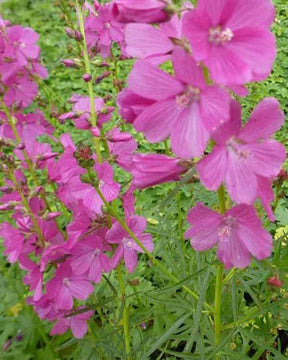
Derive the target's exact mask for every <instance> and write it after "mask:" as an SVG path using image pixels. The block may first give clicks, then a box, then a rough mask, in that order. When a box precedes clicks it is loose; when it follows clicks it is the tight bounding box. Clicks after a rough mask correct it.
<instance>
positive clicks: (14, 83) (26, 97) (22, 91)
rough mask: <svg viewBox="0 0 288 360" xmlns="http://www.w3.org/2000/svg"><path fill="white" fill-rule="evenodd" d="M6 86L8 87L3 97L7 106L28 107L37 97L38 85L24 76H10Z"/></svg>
mask: <svg viewBox="0 0 288 360" xmlns="http://www.w3.org/2000/svg"><path fill="white" fill-rule="evenodd" d="M4 84H5V85H6V86H7V87H8V90H7V92H6V93H5V95H4V97H3V99H4V102H5V104H6V106H11V105H15V106H17V107H18V108H21V107H27V106H28V105H30V103H31V102H32V101H33V100H34V98H35V96H36V95H37V91H38V87H37V85H36V84H35V83H34V82H33V81H31V80H30V79H29V77H27V76H26V75H24V74H18V75H14V76H10V77H9V78H8V79H6V80H5V82H4Z"/></svg>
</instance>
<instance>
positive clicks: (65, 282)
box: [62, 278, 70, 286]
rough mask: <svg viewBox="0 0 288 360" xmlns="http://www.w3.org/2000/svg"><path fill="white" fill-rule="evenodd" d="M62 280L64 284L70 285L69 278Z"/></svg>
mask: <svg viewBox="0 0 288 360" xmlns="http://www.w3.org/2000/svg"><path fill="white" fill-rule="evenodd" d="M62 281H63V284H64V285H66V286H69V285H70V281H69V278H64V279H63V280H62Z"/></svg>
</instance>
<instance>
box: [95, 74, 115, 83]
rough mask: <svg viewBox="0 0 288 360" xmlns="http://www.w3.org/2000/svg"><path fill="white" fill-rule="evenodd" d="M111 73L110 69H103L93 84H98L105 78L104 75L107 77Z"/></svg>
mask: <svg viewBox="0 0 288 360" xmlns="http://www.w3.org/2000/svg"><path fill="white" fill-rule="evenodd" d="M110 74H111V72H110V71H104V73H103V74H102V75H100V76H98V77H97V78H96V80H95V84H100V82H101V81H102V80H103V79H105V78H106V77H108V76H109V75H110Z"/></svg>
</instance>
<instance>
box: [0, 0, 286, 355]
mask: <svg viewBox="0 0 288 360" xmlns="http://www.w3.org/2000/svg"><path fill="white" fill-rule="evenodd" d="M67 2H68V1H67ZM274 3H275V5H276V8H277V17H276V22H275V24H274V26H273V31H274V33H275V35H276V36H277V43H278V56H277V61H276V63H275V66H274V70H273V73H272V75H271V76H270V77H269V79H268V80H266V81H265V82H263V83H258V84H253V85H251V86H250V95H249V96H248V97H247V98H245V99H241V103H242V104H243V107H244V118H245V119H247V117H248V115H249V113H250V112H251V110H252V109H253V108H254V107H255V105H256V104H257V103H258V102H259V101H260V100H261V99H262V98H263V97H265V96H274V97H276V98H278V99H279V101H280V103H281V105H282V108H283V109H284V111H285V113H286V114H287V113H288V88H287V81H288V41H287V40H288V5H287V0H275V1H274ZM0 13H1V14H2V16H3V17H4V18H5V19H9V20H10V21H11V22H12V23H14V24H21V25H23V26H30V27H32V28H33V29H34V30H35V31H37V32H38V33H39V34H40V41H39V44H40V47H41V54H42V57H43V62H44V64H45V66H46V67H47V69H48V71H49V74H50V75H49V79H48V80H47V81H46V82H45V83H46V85H47V86H42V90H41V97H40V98H39V99H38V102H39V103H40V104H41V105H42V107H43V108H44V112H45V114H46V116H50V114H51V111H52V110H53V109H54V106H55V107H56V109H57V110H58V111H59V112H65V111H66V106H67V105H66V104H67V100H68V99H69V97H70V96H71V94H72V93H76V92H77V93H85V92H86V89H85V88H86V87H85V84H83V82H82V81H81V79H79V78H80V77H79V74H78V73H77V71H75V70H73V69H66V68H64V67H63V66H62V65H61V59H63V58H69V56H70V55H69V52H70V50H69V48H70V47H71V40H69V39H68V38H67V36H66V35H65V32H64V29H63V18H61V13H60V11H59V9H58V8H57V6H55V4H54V3H53V1H51V0H6V1H4V3H3V4H0ZM131 65H132V64H131V63H129V62H127V63H126V65H124V66H122V68H121V77H123V79H125V77H126V75H127V73H128V72H129V70H130V68H131ZM109 92H111V90H110V87H109V82H106V81H105V82H103V83H101V85H100V86H98V87H95V94H96V95H99V96H101V95H103V94H107V93H109ZM65 126H67V127H69V124H68V125H65ZM287 130H288V124H287V123H286V125H285V126H284V127H283V128H282V130H281V131H280V132H279V133H278V135H277V137H278V139H279V140H281V141H282V142H283V143H284V144H285V145H286V146H288V132H287ZM59 131H61V130H60V129H59ZM73 138H74V140H75V141H76V143H80V142H81V141H83V135H82V134H81V133H79V132H77V131H74V132H73ZM137 140H138V141H139V143H140V150H141V151H143V152H145V151H151V150H157V151H158V152H163V151H164V145H163V144H159V145H157V146H155V145H154V146H152V145H149V144H148V143H146V142H145V140H144V139H143V137H142V136H141V135H137ZM287 187H288V184H284V187H283V189H282V190H283V196H282V198H281V200H280V202H279V206H278V209H277V222H276V223H275V224H274V225H269V226H270V228H269V230H271V232H272V234H273V235H275V234H276V238H277V234H280V235H281V234H282V235H283V229H282V228H283V227H285V226H288V206H287V205H288V199H287V196H286V195H287ZM174 189H175V184H168V185H165V186H159V187H155V188H152V189H148V190H145V191H141V192H139V193H138V197H137V199H138V200H137V211H138V213H139V214H140V213H141V214H143V215H144V216H146V217H147V218H148V222H149V231H150V232H151V233H152V234H153V236H154V239H155V243H156V248H155V254H156V255H157V258H158V259H159V260H161V261H162V262H163V264H164V265H165V266H166V267H167V268H169V270H170V271H172V272H173V273H174V274H176V275H177V277H178V278H179V279H186V281H185V283H186V285H187V286H189V287H191V288H192V289H193V290H194V291H195V292H196V293H199V294H200V299H199V301H198V302H195V301H194V300H193V299H191V298H189V297H188V296H186V295H185V294H183V293H182V291H181V290H180V289H181V286H180V285H178V286H172V284H171V283H169V281H168V280H167V279H165V278H163V276H162V275H161V274H159V273H158V271H157V269H154V268H153V267H149V264H147V259H145V258H144V257H143V261H142V262H140V263H139V266H138V268H137V270H136V271H135V273H133V274H132V275H129V276H128V275H127V277H126V279H127V280H128V281H129V282H130V285H128V288H127V292H128V294H129V297H128V301H129V303H130V304H131V306H130V317H131V324H132V328H131V332H132V334H133V349H134V351H135V352H134V355H133V358H135V360H136V359H171V360H172V359H181V358H184V359H190V358H191V359H192V358H193V359H205V360H209V359H213V358H214V355H215V348H214V347H213V327H212V321H211V318H210V317H209V316H208V315H207V312H206V313H205V307H204V305H203V304H204V298H206V301H207V302H209V303H210V304H211V305H213V297H214V293H213V292H214V278H215V272H216V262H215V260H214V254H213V252H208V253H204V254H196V253H195V252H194V251H193V250H192V249H191V247H190V246H189V244H185V243H184V242H183V232H184V230H185V229H186V228H187V224H186V221H185V218H186V214H187V211H188V209H189V208H190V207H192V205H193V204H194V203H195V202H196V201H199V200H201V201H202V202H205V203H206V204H208V205H209V206H213V207H217V199H216V197H215V195H214V194H213V193H210V192H208V191H206V190H204V189H203V188H202V187H201V186H200V185H199V184H189V185H181V189H180V192H179V193H178V195H177V196H175V195H174ZM259 211H261V210H260V209H259ZM6 220H8V219H7V215H6V217H5V216H3V215H1V214H0V221H6ZM279 228H280V230H279ZM281 229H282V230H281ZM287 231H288V230H287ZM282 235H281V237H280V239H278V240H275V252H274V254H273V257H272V258H271V259H269V260H267V261H265V262H263V263H259V262H253V266H252V267H251V268H249V269H247V270H245V271H238V272H237V273H236V275H235V276H234V278H233V280H232V281H231V282H230V284H229V286H225V288H224V294H223V314H222V318H223V322H224V323H226V324H227V323H233V322H236V325H237V322H241V319H244V321H242V322H241V326H240V324H239V326H236V327H234V328H231V329H228V330H226V331H225V332H224V335H223V339H222V343H221V344H220V345H221V347H223V350H222V351H223V359H246V358H247V359H248V358H252V359H256V360H257V359H277V360H278V359H279V360H281V359H285V358H287V357H286V356H287V353H286V355H285V344H286V346H287V343H288V341H287V338H288V335H287V334H288V332H287V331H288V323H287V319H288V310H287V309H288V278H287V268H288V250H287V249H288V246H287V245H288V238H287V237H286V236H285V235H283V236H282ZM0 254H1V252H0ZM147 265H148V267H147ZM275 273H276V274H278V275H279V276H280V277H281V279H282V280H283V286H282V288H281V290H277V291H276V290H273V289H271V288H269V287H268V286H267V284H266V280H267V278H268V277H269V276H272V275H274V274H275ZM22 276H23V274H22V272H21V270H19V268H18V267H17V265H13V266H11V265H9V264H8V263H7V262H6V261H5V257H4V256H3V255H0V294H1V302H0V346H3V345H4V346H5V344H7V341H9V339H10V340H11V345H10V347H9V349H7V350H5V351H4V350H2V352H1V351H0V359H10V360H14V359H16V358H18V356H20V357H21V359H23V360H26V359H27V360H28V359H29V360H30V359H31V360H32V359H33V360H34V359H35V360H38V359H44V360H50V359H51V360H56V359H77V360H78V359H79V360H88V359H97V360H98V359H108V360H112V359H124V355H123V353H124V349H123V342H122V335H121V332H120V331H119V329H121V324H119V323H118V318H121V313H119V311H118V310H117V309H115V301H116V305H117V297H115V294H114V292H117V291H118V285H117V281H116V279H114V277H113V275H112V276H110V278H109V279H110V280H109V281H110V286H109V285H107V282H102V283H101V284H100V285H98V286H96V287H95V293H94V295H93V296H92V299H91V304H93V306H94V307H95V317H94V319H93V321H92V322H91V324H90V329H89V335H88V336H87V337H85V339H83V340H76V339H73V338H72V336H71V333H69V332H68V333H67V334H65V335H63V336H57V337H50V336H49V331H50V330H51V324H49V323H46V322H44V321H40V320H39V319H38V317H37V316H36V315H35V314H34V312H33V310H32V308H31V307H29V306H27V305H26V303H25V298H26V297H27V296H28V292H27V288H25V287H24V286H23V284H22V281H21V279H22ZM135 284H136V285H135ZM112 299H113V301H112ZM114 300H115V301H114ZM227 309H229V310H228V311H227ZM230 309H232V311H231V310H230ZM225 310H226V311H225ZM253 311H254V312H255V315H257V316H254V315H253V316H252V315H250V313H251V312H253ZM192 313H193V316H191V314H192ZM254 318H255V319H254ZM143 324H145V326H144V325H143ZM20 334H21V336H19V335H20ZM204 334H205V336H204ZM17 335H18V337H17ZM19 339H20V340H19ZM107 339H108V341H107ZM17 340H18V341H17Z"/></svg>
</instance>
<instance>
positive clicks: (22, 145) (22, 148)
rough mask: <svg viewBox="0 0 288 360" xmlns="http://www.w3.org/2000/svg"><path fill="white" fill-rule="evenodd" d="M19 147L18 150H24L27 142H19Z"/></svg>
mask: <svg viewBox="0 0 288 360" xmlns="http://www.w3.org/2000/svg"><path fill="white" fill-rule="evenodd" d="M17 149H18V150H24V149H25V144H23V143H22V144H18V145H17Z"/></svg>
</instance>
